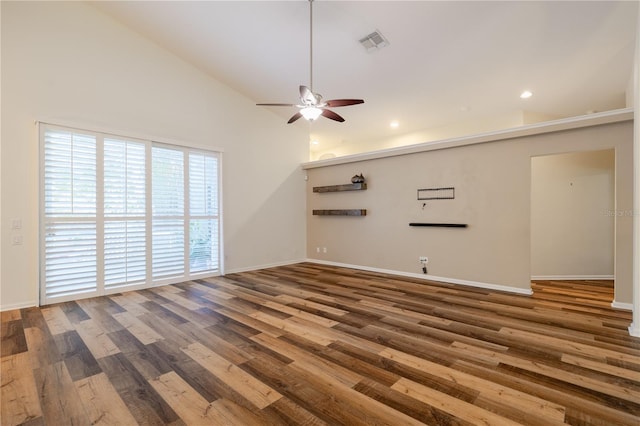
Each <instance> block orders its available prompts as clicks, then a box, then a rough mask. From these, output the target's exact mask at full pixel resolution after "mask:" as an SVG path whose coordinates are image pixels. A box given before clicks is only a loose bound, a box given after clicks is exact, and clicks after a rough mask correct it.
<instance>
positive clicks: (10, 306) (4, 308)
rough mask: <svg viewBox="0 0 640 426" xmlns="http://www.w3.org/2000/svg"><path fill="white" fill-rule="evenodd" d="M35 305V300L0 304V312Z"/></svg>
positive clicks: (36, 302) (36, 304)
mask: <svg viewBox="0 0 640 426" xmlns="http://www.w3.org/2000/svg"><path fill="white" fill-rule="evenodd" d="M35 306H38V301H37V300H30V301H27V302H20V303H10V304H8V305H0V312H4V311H12V310H14V309H22V308H33V307H35Z"/></svg>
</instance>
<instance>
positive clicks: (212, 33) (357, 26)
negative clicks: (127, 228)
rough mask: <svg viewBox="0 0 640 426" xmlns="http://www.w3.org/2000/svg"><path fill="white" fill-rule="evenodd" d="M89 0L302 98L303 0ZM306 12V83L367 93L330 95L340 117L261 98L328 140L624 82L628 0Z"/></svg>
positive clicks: (550, 100) (230, 73)
mask: <svg viewBox="0 0 640 426" xmlns="http://www.w3.org/2000/svg"><path fill="white" fill-rule="evenodd" d="M91 4H93V5H94V6H96V7H98V8H100V9H101V10H103V11H104V12H106V13H108V14H109V15H111V16H113V17H114V18H116V19H117V20H119V21H121V22H122V23H123V24H125V25H127V26H129V27H131V28H132V29H134V30H135V31H137V32H139V33H141V34H142V35H144V36H146V37H148V38H150V39H152V40H154V41H155V42H157V43H158V44H160V45H162V46H164V47H165V48H167V49H169V50H170V51H172V52H173V53H175V54H176V55H178V56H180V57H182V58H183V59H185V60H186V61H188V62H190V63H192V64H193V65H195V66H197V67H198V68H200V69H202V70H203V71H205V72H207V73H209V74H210V75H212V76H213V77H215V78H216V79H218V80H220V81H222V82H223V83H225V84H227V85H228V86H231V87H232V88H234V89H235V90H237V91H238V92H240V93H242V94H243V95H246V96H247V97H249V98H250V99H252V100H254V101H255V102H256V103H258V102H283V103H298V101H299V99H298V86H299V85H301V84H303V85H309V71H310V70H309V53H310V49H309V29H310V28H309V2H308V1H305V0H298V1H198V2H189V1H161V2H152V1H151V2H147V1H110V2H92V3H91ZM313 12H314V15H313V80H314V81H313V85H314V87H313V88H314V91H316V92H318V93H320V94H322V95H323V97H324V98H325V99H334V98H362V99H364V100H365V103H364V104H363V105H357V106H350V107H345V108H340V109H337V110H336V112H339V113H340V114H341V115H342V116H343V117H344V118H345V119H346V121H345V122H344V123H337V122H334V121H331V120H328V119H324V118H320V119H319V120H318V121H316V122H314V123H311V124H309V123H307V122H306V121H304V120H298V121H297V122H295V123H293V124H286V121H287V120H288V118H289V117H290V116H291V115H292V114H293V113H294V112H295V111H296V110H295V108H286V107H257V106H256V108H269V109H270V110H271V111H273V113H274V114H278V115H279V116H281V117H282V125H283V126H306V127H309V131H310V134H311V137H312V138H313V139H315V140H317V141H319V143H320V145H321V146H322V147H323V149H328V148H330V147H331V146H336V145H339V144H356V143H360V144H362V143H366V142H367V141H373V140H378V139H381V138H388V137H391V136H392V135H394V134H400V133H410V132H417V131H420V130H423V129H429V128H435V127H442V126H451V125H453V124H455V123H465V122H472V121H474V120H475V121H478V120H484V119H486V120H491V119H494V118H495V117H499V116H504V115H508V114H513V113H514V112H523V111H524V112H527V113H532V114H536V115H540V116H547V117H558V118H560V117H571V116H577V115H583V114H585V113H588V112H592V111H605V110H610V109H617V108H623V107H625V92H626V91H628V90H629V89H630V88H631V86H630V84H631V76H632V69H633V55H634V46H635V37H636V34H637V31H638V30H637V28H636V27H637V21H638V2H634V1H621V2H617V1H586V2H581V1H531V2H521V1H497V2H491V1H470V2H466V1H442V2H439V1H325V0H316V1H314V3H313ZM376 30H378V31H379V32H380V33H382V34H383V35H384V37H386V38H387V40H388V41H389V45H388V46H386V47H384V48H382V49H379V50H376V51H373V52H367V50H366V49H365V48H364V47H363V46H362V45H361V44H360V43H359V40H360V39H362V38H363V37H365V36H367V35H368V34H370V33H372V32H373V31H376ZM524 90H530V91H531V92H533V96H532V97H530V98H529V99H521V98H520V94H521V92H522V91H524ZM392 120H397V121H398V122H399V127H398V128H396V129H392V128H390V126H389V123H390V122H391V121H392ZM461 131H462V130H461Z"/></svg>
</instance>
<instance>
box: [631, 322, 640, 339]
mask: <svg viewBox="0 0 640 426" xmlns="http://www.w3.org/2000/svg"><path fill="white" fill-rule="evenodd" d="M629 335H630V336H634V337H640V323H638V322H637V321H636V322H634V323H631V325H630V326H629Z"/></svg>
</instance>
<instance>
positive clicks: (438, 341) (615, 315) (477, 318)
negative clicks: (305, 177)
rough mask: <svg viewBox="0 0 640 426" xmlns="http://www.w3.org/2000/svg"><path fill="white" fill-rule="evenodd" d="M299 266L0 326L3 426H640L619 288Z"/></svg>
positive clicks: (64, 307)
mask: <svg viewBox="0 0 640 426" xmlns="http://www.w3.org/2000/svg"><path fill="white" fill-rule="evenodd" d="M533 288H534V295H533V296H531V297H526V296H518V295H513V294H507V293H501V292H496V291H488V290H483V289H474V288H471V287H464V286H456V285H449V284H443V283H435V282H425V281H423V280H417V279H409V278H400V277H397V276H390V275H384V274H379V273H371V272H364V271H357V270H352V269H345V268H336V267H331V266H324V265H317V264H312V263H300V264H295V265H290V266H282V267H277V268H270V269H263V270H260V271H253V272H245V273H238V274H230V275H227V276H225V277H217V278H210V279H204V280H199V281H192V282H186V283H182V284H177V285H173V286H166V287H159V288H156V289H150V290H143V291H136V292H128V293H122V294H117V295H112V296H106V297H99V298H93V299H86V300H81V301H77V302H67V303H61V304H57V305H51V306H46V307H42V308H28V309H21V310H15V311H8V312H2V336H1V352H2V354H1V355H2V357H1V360H2V367H1V374H2V388H1V389H2V391H1V404H2V406H1V416H2V417H1V424H2V425H7V426H9V425H20V424H23V425H28V426H35V425H90V424H100V425H135V424H140V425H165V424H168V425H175V426H179V425H280V424H288V425H326V424H328V425H383V424H388V425H417V424H429V425H514V424H523V425H545V426H546V425H555V424H572V425H640V339H637V338H632V337H629V335H628V331H627V327H628V326H629V324H630V321H631V314H630V313H629V312H626V311H619V310H614V309H612V308H611V307H610V303H611V300H612V295H613V287H612V283H611V282H600V281H597V282H584V281H583V282H545V281H539V282H535V283H533Z"/></svg>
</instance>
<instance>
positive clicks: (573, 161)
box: [531, 150, 616, 279]
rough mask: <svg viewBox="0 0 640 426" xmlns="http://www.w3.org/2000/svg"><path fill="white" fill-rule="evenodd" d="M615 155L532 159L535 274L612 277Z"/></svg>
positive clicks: (577, 154) (598, 153)
mask: <svg viewBox="0 0 640 426" xmlns="http://www.w3.org/2000/svg"><path fill="white" fill-rule="evenodd" d="M614 205H615V151H614V150H605V151H587V152H574V153H568V154H557V155H545V156H542V157H534V158H532V159H531V275H532V276H533V277H534V278H538V279H545V278H552V277H554V278H565V279H572V278H574V279H580V278H602V279H605V278H609V277H611V278H612V277H613V274H614V243H615V237H614V230H615V219H616V212H615V209H614Z"/></svg>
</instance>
